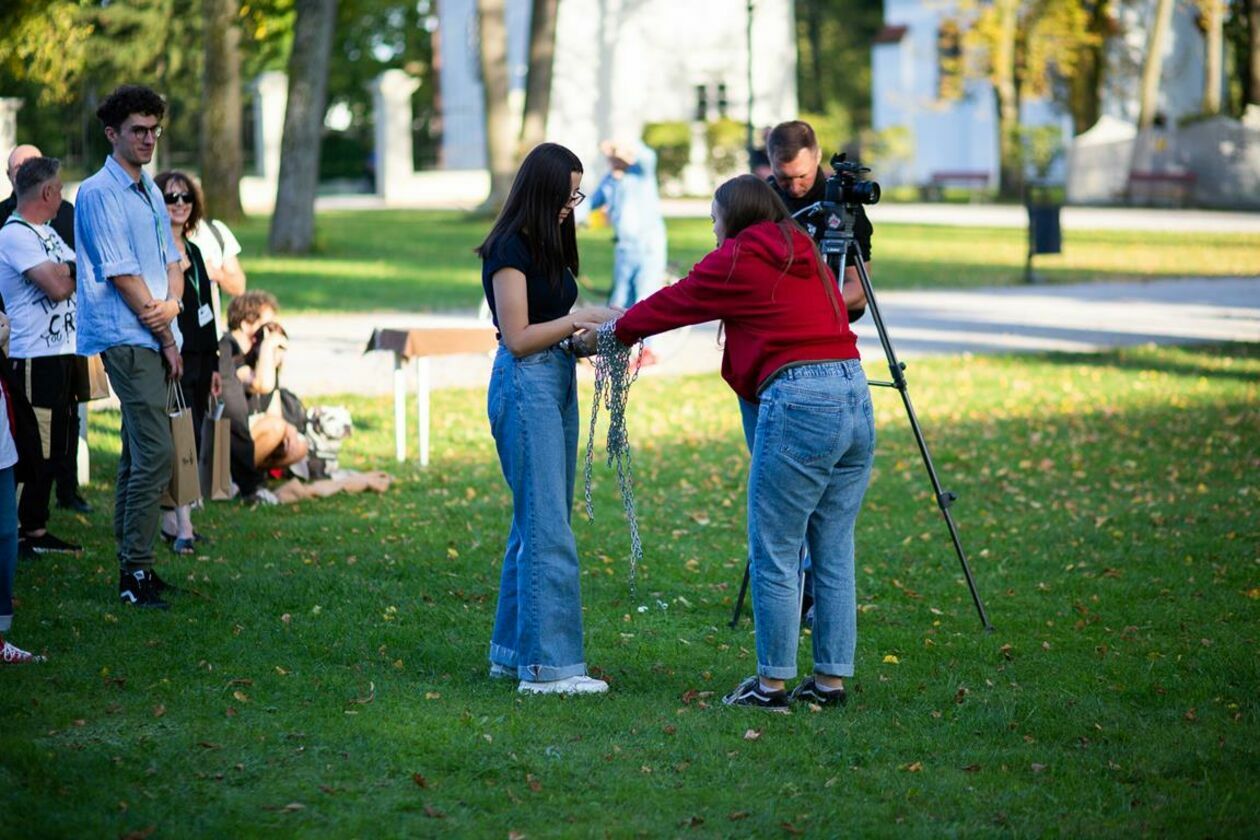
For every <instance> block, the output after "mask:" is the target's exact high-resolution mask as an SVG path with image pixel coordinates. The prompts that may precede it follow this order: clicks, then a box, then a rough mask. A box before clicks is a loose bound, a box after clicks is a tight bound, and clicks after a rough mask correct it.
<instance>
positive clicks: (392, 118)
mask: <svg viewBox="0 0 1260 840" xmlns="http://www.w3.org/2000/svg"><path fill="white" fill-rule="evenodd" d="M418 87H420V81H419V80H418V79H415V78H412V77H411V76H408V75H407V74H406V73H405V72H403V71H402V70H386V71H385V72H384V73H381V74H380V75H379V76H377V77H376V78H375V79H373V80H372V81H371V83H370V84H369V85H368V88H369V90H371V91H372V117H373V120H374V121H375V123H376V128H375V137H374V140H375V154H374V159H375V161H376V194H377V195H378V196H380V197H381V198H383V199H385V200H386V201H388V200H390V199H391V198H394V197H397V196H400V195H403V194H405V193H406V192H407V189H408V186H409V182H410V181H411V179H412V176H413V175H414V174H415V166H414V163H413V159H412V133H411V129H412V117H411V115H412V111H411V95H412V94H413V93H415V92H416V89H417V88H418Z"/></svg>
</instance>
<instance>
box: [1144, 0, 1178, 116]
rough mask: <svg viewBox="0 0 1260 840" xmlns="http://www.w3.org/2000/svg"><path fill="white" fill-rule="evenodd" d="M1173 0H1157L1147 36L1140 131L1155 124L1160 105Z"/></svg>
mask: <svg viewBox="0 0 1260 840" xmlns="http://www.w3.org/2000/svg"><path fill="white" fill-rule="evenodd" d="M1172 12H1173V0H1156V2H1155V19H1154V21H1153V22H1152V23H1151V30H1150V33H1149V34H1148V35H1147V38H1146V55H1145V57H1144V59H1143V65H1142V98H1141V101H1140V105H1139V107H1138V126H1137V127H1138V131H1146V130H1148V129H1149V128H1150V127H1151V126H1152V125H1154V124H1155V109H1156V108H1157V107H1158V106H1159V75H1160V70H1161V68H1162V67H1163V64H1164V41H1165V39H1166V38H1167V35H1168V29H1169V25H1170V22H1171V21H1172Z"/></svg>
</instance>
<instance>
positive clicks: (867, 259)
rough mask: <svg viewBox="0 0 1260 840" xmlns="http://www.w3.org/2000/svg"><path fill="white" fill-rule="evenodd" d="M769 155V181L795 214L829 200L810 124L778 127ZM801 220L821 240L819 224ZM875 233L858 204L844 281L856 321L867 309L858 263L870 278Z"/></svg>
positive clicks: (768, 146)
mask: <svg viewBox="0 0 1260 840" xmlns="http://www.w3.org/2000/svg"><path fill="white" fill-rule="evenodd" d="M766 152H767V153H768V154H769V155H770V170H771V175H770V178H768V179H767V180H768V181H769V183H770V186H772V187H774V191H775V192H777V193H778V194H779V197H780V198H782V199H783V203H784V204H786V205H787V208H788V210H790V211H791V212H792V213H793V214H795V213H798V212H800V211H801V210H804V209H805V208H806V207H809V206H810V205H811V204H814V203H816V202H819V201H822V200H823V199H824V198H825V197H826V182H827V178H826V176H825V175H823V171H822V149H821V148H820V147H819V145H818V137H817V136H816V135H815V134H814V129H813V127H812V126H811V125H810V124H809V123H807V122H803V121H801V120H792V121H790V122H784V123H779V124H778V125H776V126H775V127H774V128H772V129H771V130H770V134H769V136H768V137H767V138H766ZM798 221H799V222H801V224H802V225H804V227H805V229H806V230H807V231H808V232H809V235H810V236H812V237H814V239H815V241H817V239H818V230H817V224H816V222H815V221H814V220H812V219H810V218H808V217H798ZM873 232H874V228H872V227H871V222H870V219H868V218H867V217H866V211H865V210H864V209H862V206H861V205H858V206H857V207H856V208H855V210H854V214H853V239H854V244H853V245H851V246H850V247H849V252H848V254H847V255H846V256H845V270H844V279H843V281H842V282H841V295H842V296H843V298H844V305H845V308H846V309H848V310H849V312H850V313H851V318H850V320H855V319H856V317H857V316H858V315H860V314H861V313H862V312H863V311H865V309H866V292H865V291H863V289H862V282H861V280H859V279H858V272H857V266H856V261H857V259H858V257H859V254H860V256H861V258H862V262H863V263H864V264H865V266H866V274H867V276H868V277H869V276H870V273H871V234H872V233H873Z"/></svg>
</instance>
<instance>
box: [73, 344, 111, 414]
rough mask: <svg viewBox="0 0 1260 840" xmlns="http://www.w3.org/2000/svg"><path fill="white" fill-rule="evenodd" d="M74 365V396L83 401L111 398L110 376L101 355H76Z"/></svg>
mask: <svg viewBox="0 0 1260 840" xmlns="http://www.w3.org/2000/svg"><path fill="white" fill-rule="evenodd" d="M74 361H75V366H74V398H75V399H76V400H77V401H79V402H81V403H83V402H91V401H92V400H104V399H108V398H109V377H108V376H107V375H106V374H105V363H104V362H103V361H101V357H100V356H99V355H96V356H76V357H75V360H74Z"/></svg>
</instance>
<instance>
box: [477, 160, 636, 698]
mask: <svg viewBox="0 0 1260 840" xmlns="http://www.w3.org/2000/svg"><path fill="white" fill-rule="evenodd" d="M581 182H582V162H581V161H580V160H578V158H577V155H575V154H573V152H571V151H569V150H568V149H566V148H565V147H563V146H558V145H556V144H555V143H544V144H542V145H540V146H538V147H536V148H535V149H534V150H533V151H532V152H530V153H529V155H528V156H527V157H526V158H525V160H524V162H523V163H522V164H521V168H520V171H518V172H517V173H516V179H515V180H514V181H513V183H512V189H511V192H509V193H508V198H507V201H506V202H505V203H504V205H503V210H502V211H500V213H499V217H498V219H496V220H495V223H494V227H492V228H491V229H490V233H489V234H488V235H487V236H486V239H485V241H484V242H482V243H481V246H480V247H479V248H477V254H478V256H480V257H481V260H482V268H481V285H482V288H483V290H484V291H485V295H486V302H487V303H489V305H490V313H491V315H492V316H493V318H494V324H495V326H496V327H497V328H498V331H499V340H500V345H499V350H498V353H497V355H496V356H495V359H494V367H493V369H492V371H491V373H490V392H489V395H488V397H487V413H488V414H489V417H490V431H491V433H492V434H493V435H494V443H495V447H496V449H497V450H498V454H499V462H500V464H501V466H502V468H503V477H504V478H505V479H506V480H507V484H508V487H509V488H510V489H511V491H512V523H511V527H510V529H509V531H508V537H507V550H506V551H505V552H504V556H503V572H502V577H501V582H500V584H499V602H498V606H497V608H496V610H495V619H494V632H493V635H492V636H491V638H490V675H491V676H492V677H511V678H518V679H519V680H520V684H519V686H518V690H519V691H520V692H521V693H526V694H599V693H602V692H605V691H607V690H608V684H607V683H606V682H604V681H602V680H597V679H592V678H591V677H588V676H587V675H586V657H585V654H584V650H583V644H582V598H581V592H580V587H579V574H580V570H579V568H578V553H577V543H576V541H575V540H574V537H573V529H572V528H571V527H570V523H569V518H570V513H571V511H572V509H573V482H574V479H575V478H576V473H577V442H578V404H577V376H576V367H575V360H574V356H573V355H572V353H571V352H570V350H569V348H568V341H569V340H570V339H571V337H572V335H573V332H574V329H575V326H574V324H575V321H576V318H577V315H576V313H572V312H570V310H571V309H572V308H573V304H574V303H575V302H576V301H577V280H576V277H577V271H578V252H577V237H576V234H575V232H574V223H573V208H574V207H576V206H577V205H578V204H580V203H581V201H582V199H583V198H584V196H583V195H582V193H581V192H580V191H579V190H578V185H579V184H580V183H581ZM617 314H618V310H615V309H610V308H605V307H600V308H597V309H589V310H583V315H584V316H586V317H589V318H591V319H593V320H596V321H602V320H605V319H607V318H612V317H615V316H616V315H617Z"/></svg>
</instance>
